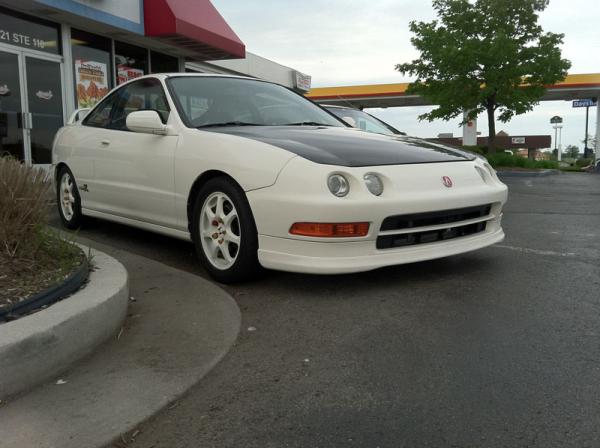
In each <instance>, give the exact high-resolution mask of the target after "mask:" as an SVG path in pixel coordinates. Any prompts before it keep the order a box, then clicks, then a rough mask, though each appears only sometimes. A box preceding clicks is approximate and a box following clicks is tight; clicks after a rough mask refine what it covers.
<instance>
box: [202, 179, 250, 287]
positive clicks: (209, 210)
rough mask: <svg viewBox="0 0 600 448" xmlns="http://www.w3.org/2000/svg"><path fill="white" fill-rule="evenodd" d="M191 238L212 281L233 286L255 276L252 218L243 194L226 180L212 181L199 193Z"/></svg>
mask: <svg viewBox="0 0 600 448" xmlns="http://www.w3.org/2000/svg"><path fill="white" fill-rule="evenodd" d="M192 237H193V240H194V244H195V245H196V252H197V254H198V257H199V258H200V260H201V261H202V264H203V265H204V267H205V268H206V270H207V271H208V272H209V274H210V275H211V276H212V277H213V278H214V279H215V280H217V281H219V282H222V283H235V282H240V281H244V280H249V279H251V278H252V277H254V276H256V274H258V272H259V270H260V266H259V263H258V256H257V251H258V237H257V232H256V225H255V223H254V217H253V216H252V211H251V210H250V205H249V204H248V200H247V199H246V196H245V194H244V192H243V191H242V190H241V189H240V188H239V187H238V186H237V185H236V184H235V183H233V182H232V181H230V180H229V179H226V178H215V179H211V180H209V181H208V182H206V184H204V186H203V187H202V188H201V189H200V191H199V192H198V195H197V196H196V201H195V203H194V212H193V222H192Z"/></svg>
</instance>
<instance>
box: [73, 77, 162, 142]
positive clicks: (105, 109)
mask: <svg viewBox="0 0 600 448" xmlns="http://www.w3.org/2000/svg"><path fill="white" fill-rule="evenodd" d="M139 110H154V111H156V112H158V114H159V115H160V118H161V120H162V122H163V123H165V124H166V122H167V120H168V119H169V114H170V112H171V111H170V108H169V105H168V103H167V99H166V97H165V93H164V90H163V87H162V85H161V83H160V81H159V80H158V79H153V78H149V79H142V80H139V81H136V82H133V83H131V84H128V85H126V86H124V87H122V88H120V89H119V90H117V91H116V92H114V93H113V94H112V95H111V96H110V97H108V98H107V99H106V100H105V101H103V102H102V103H101V104H100V106H99V107H98V108H96V109H95V110H94V111H93V112H92V113H91V114H90V115H89V116H88V118H87V119H86V120H85V121H84V123H83V124H84V125H86V126H93V127H100V128H106V129H113V130H117V131H128V129H127V116H128V115H129V114H130V113H131V112H136V111H139Z"/></svg>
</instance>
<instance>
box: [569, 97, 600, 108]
mask: <svg viewBox="0 0 600 448" xmlns="http://www.w3.org/2000/svg"><path fill="white" fill-rule="evenodd" d="M597 105H598V103H597V102H596V101H594V100H593V99H591V98H590V99H587V100H575V101H573V107H596V106H597Z"/></svg>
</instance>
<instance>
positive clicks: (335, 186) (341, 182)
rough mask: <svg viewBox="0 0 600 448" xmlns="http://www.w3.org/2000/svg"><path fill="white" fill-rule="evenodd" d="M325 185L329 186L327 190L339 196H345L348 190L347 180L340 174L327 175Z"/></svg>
mask: <svg viewBox="0 0 600 448" xmlns="http://www.w3.org/2000/svg"><path fill="white" fill-rule="evenodd" d="M327 186H328V187H329V191H331V193H333V194H334V195H335V196H337V197H339V198H342V197H344V196H346V195H347V194H348V192H349V191H350V184H349V183H348V180H347V179H346V178H345V177H344V176H342V175H341V174H332V175H331V176H329V179H327Z"/></svg>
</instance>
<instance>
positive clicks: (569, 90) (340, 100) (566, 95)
mask: <svg viewBox="0 0 600 448" xmlns="http://www.w3.org/2000/svg"><path fill="white" fill-rule="evenodd" d="M407 88H408V83H397V84H373V85H360V86H340V87H318V88H313V89H312V90H311V91H310V92H309V93H308V94H307V95H306V96H307V97H308V98H310V99H311V100H313V101H316V102H318V103H326V104H338V105H344V106H350V107H355V108H358V109H362V108H368V107H406V106H425V105H431V104H432V103H430V102H428V101H427V100H426V99H425V98H423V97H421V96H418V95H408V94H406V89H407ZM592 97H600V73H588V74H576V75H567V77H566V78H565V79H564V80H563V81H561V82H559V83H557V84H554V85H551V86H548V90H547V91H546V94H545V95H544V97H543V98H542V101H560V100H565V101H568V100H576V99H581V98H592Z"/></svg>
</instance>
